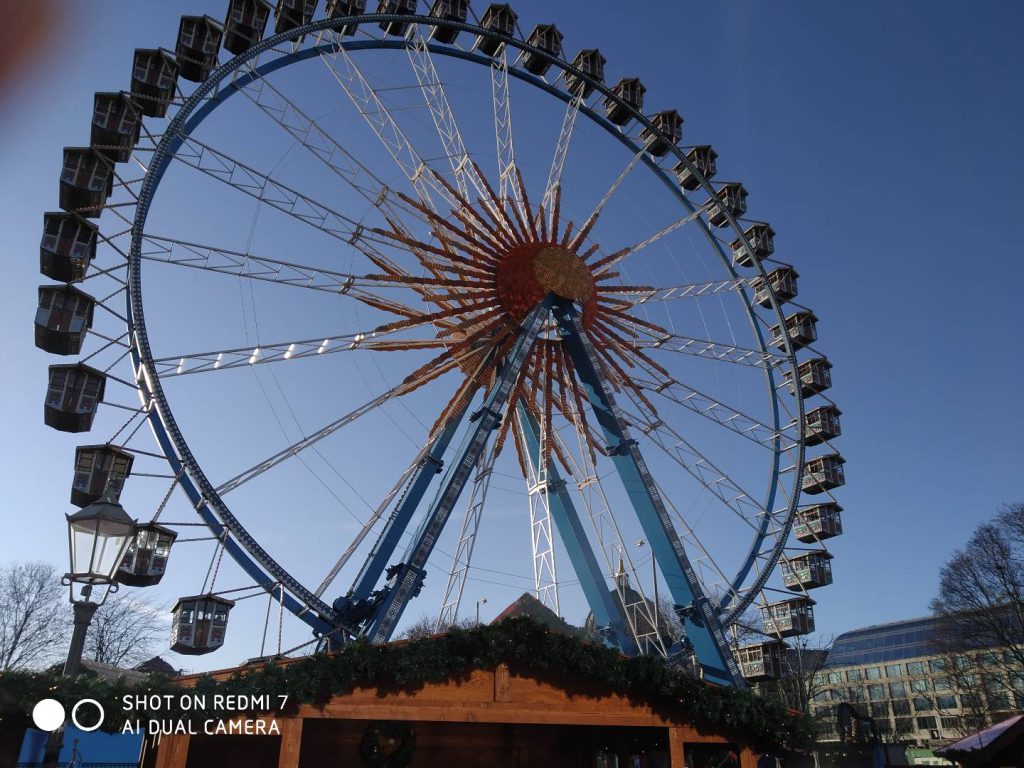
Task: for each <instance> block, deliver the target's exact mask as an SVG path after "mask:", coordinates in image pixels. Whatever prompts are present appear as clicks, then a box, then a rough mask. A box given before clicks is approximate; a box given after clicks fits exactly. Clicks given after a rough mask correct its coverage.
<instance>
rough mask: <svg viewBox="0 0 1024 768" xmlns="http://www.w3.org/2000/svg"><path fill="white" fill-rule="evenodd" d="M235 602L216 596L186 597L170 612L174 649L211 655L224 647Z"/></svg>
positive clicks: (172, 645) (194, 653)
mask: <svg viewBox="0 0 1024 768" xmlns="http://www.w3.org/2000/svg"><path fill="white" fill-rule="evenodd" d="M234 604H235V603H234V602H233V601H231V600H226V599H224V598H223V597H218V596H217V595H194V596H192V597H183V598H181V599H180V600H178V602H177V603H176V604H175V605H174V609H173V610H172V611H171V614H172V619H171V650H172V651H174V652H175V653H182V654H185V655H187V656H200V655H202V654H204V653H211V652H212V651H215V650H217V649H218V648H220V647H221V646H222V645H224V636H225V634H226V633H227V630H228V614H229V613H230V612H231V608H232V607H233V606H234Z"/></svg>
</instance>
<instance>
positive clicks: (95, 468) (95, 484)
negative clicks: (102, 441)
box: [71, 444, 135, 507]
mask: <svg viewBox="0 0 1024 768" xmlns="http://www.w3.org/2000/svg"><path fill="white" fill-rule="evenodd" d="M134 463H135V454H133V453H129V452H128V451H126V450H123V449H121V448H118V447H116V446H113V445H110V444H107V445H80V446H78V447H77V448H76V449H75V476H74V479H73V480H72V481H71V503H72V504H74V505H75V506H76V507H87V506H89V505H90V504H92V503H93V502H94V501H99V500H100V499H102V498H109V499H111V500H112V501H119V500H120V498H121V491H122V489H123V488H124V483H125V481H126V480H127V479H128V477H129V476H130V475H131V473H132V464H134Z"/></svg>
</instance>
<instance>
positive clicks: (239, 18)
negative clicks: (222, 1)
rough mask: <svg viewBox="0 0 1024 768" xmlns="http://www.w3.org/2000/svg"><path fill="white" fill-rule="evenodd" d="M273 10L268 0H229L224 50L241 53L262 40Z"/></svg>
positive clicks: (236, 53)
mask: <svg viewBox="0 0 1024 768" xmlns="http://www.w3.org/2000/svg"><path fill="white" fill-rule="evenodd" d="M271 10H272V9H271V5H270V3H269V2H267V0H229V2H228V15H227V18H226V19H225V20H224V50H226V51H229V52H231V53H233V54H235V55H239V54H242V53H245V52H246V51H247V50H249V49H250V48H252V47H253V46H254V45H256V43H258V42H259V41H260V40H262V39H263V33H264V32H265V31H266V29H267V22H268V21H269V20H270V12H271Z"/></svg>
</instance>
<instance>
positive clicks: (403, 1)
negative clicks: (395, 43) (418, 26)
mask: <svg viewBox="0 0 1024 768" xmlns="http://www.w3.org/2000/svg"><path fill="white" fill-rule="evenodd" d="M377 13H391V14H396V15H398V16H412V15H413V14H414V13H416V0H380V2H379V3H378V4H377ZM380 28H381V29H383V30H384V33H385V34H388V35H394V36H395V37H404V36H405V33H406V32H408V31H409V22H407V21H382V22H381V23H380Z"/></svg>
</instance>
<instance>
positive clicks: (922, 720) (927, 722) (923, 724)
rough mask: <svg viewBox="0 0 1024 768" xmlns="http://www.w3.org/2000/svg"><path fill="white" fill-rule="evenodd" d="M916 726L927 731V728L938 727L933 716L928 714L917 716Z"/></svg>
mask: <svg viewBox="0 0 1024 768" xmlns="http://www.w3.org/2000/svg"><path fill="white" fill-rule="evenodd" d="M917 727H918V728H920V729H922V730H925V731H928V730H934V729H935V728H937V727H938V725H937V724H936V722H935V718H934V717H932V716H928V717H919V718H917Z"/></svg>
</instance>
